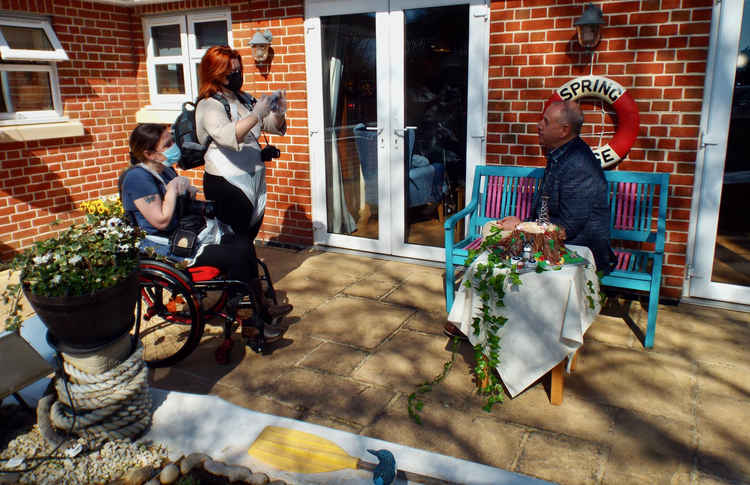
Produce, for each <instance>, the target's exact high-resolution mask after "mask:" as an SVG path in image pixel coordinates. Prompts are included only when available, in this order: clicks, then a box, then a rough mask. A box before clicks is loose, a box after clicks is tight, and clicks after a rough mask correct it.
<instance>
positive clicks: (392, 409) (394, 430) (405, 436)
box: [361, 397, 525, 470]
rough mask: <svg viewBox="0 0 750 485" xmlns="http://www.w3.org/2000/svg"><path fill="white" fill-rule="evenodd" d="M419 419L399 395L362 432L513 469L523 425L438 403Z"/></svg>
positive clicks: (522, 435) (366, 434)
mask: <svg viewBox="0 0 750 485" xmlns="http://www.w3.org/2000/svg"><path fill="white" fill-rule="evenodd" d="M479 412H483V411H481V410H480V411H479ZM422 419H423V425H422V426H420V425H418V424H416V423H414V421H412V420H411V418H410V417H409V415H408V413H407V411H406V398H405V397H402V398H399V399H398V400H396V401H394V402H393V403H392V404H391V405H390V406H388V408H387V409H386V412H385V413H383V414H382V415H380V416H379V417H378V419H377V420H376V421H375V422H374V423H373V424H371V425H369V426H367V427H365V428H364V429H363V430H362V433H361V434H363V435H365V436H372V437H374V438H379V439H386V440H389V441H395V442H397V443H401V444H406V445H407V446H413V447H415V448H420V449H424V450H428V451H437V450H440V451H439V452H440V453H442V454H446V455H450V456H455V457H457V458H463V459H465V460H471V461H476V462H478V463H483V464H485V465H490V466H495V467H498V468H502V469H504V470H512V466H513V462H514V460H515V458H516V455H517V454H518V450H519V448H520V446H521V444H522V441H523V437H524V435H525V431H524V430H523V429H522V428H520V427H518V426H514V425H513V424H509V423H501V422H498V421H494V420H487V419H477V418H476V416H475V414H473V413H465V412H460V413H456V412H455V410H453V409H451V408H449V407H444V406H440V405H431V406H428V407H427V408H426V410H425V412H424V413H423V417H422Z"/></svg>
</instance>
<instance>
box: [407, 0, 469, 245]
mask: <svg viewBox="0 0 750 485" xmlns="http://www.w3.org/2000/svg"><path fill="white" fill-rule="evenodd" d="M403 28H404V53H403V58H404V61H403V62H404V63H403V66H404V119H405V125H406V126H405V127H404V130H403V136H404V146H403V151H404V159H403V163H404V179H403V187H404V191H403V193H404V195H403V197H404V207H405V208H406V210H405V214H404V226H405V231H404V236H405V239H404V241H402V243H406V244H419V245H425V246H434V247H440V248H443V247H444V240H445V236H444V234H445V232H444V229H443V222H444V221H445V218H446V217H448V216H449V215H451V214H453V213H455V212H456V211H457V210H459V209H460V208H462V207H463V203H464V197H463V193H464V186H465V179H466V106H467V99H468V70H469V67H468V66H469V65H468V59H469V55H468V54H469V53H468V47H469V45H468V44H469V5H454V6H447V7H433V8H419V9H408V10H405V11H404V27H403ZM398 134H399V135H400V134H401V133H398Z"/></svg>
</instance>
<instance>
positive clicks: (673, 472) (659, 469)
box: [601, 409, 697, 483]
mask: <svg viewBox="0 0 750 485" xmlns="http://www.w3.org/2000/svg"><path fill="white" fill-rule="evenodd" d="M692 421H693V420H692V419H691V420H688V421H675V420H672V419H668V418H664V417H661V416H653V415H649V414H644V413H634V412H631V411H628V410H625V409H623V410H621V411H620V412H619V413H618V415H617V417H616V418H615V427H614V429H613V433H611V434H607V435H604V436H602V437H601V438H602V439H603V440H605V441H607V442H610V443H611V450H610V453H609V457H608V460H607V465H606V467H605V469H604V481H605V483H675V480H676V479H677V478H678V477H680V476H685V474H686V473H688V474H689V472H690V471H691V470H692V467H693V459H694V457H695V450H696V442H697V433H696V429H695V426H693V424H692ZM636 464H637V465H636ZM676 483H679V482H676Z"/></svg>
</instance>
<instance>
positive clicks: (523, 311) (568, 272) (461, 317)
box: [448, 245, 601, 397]
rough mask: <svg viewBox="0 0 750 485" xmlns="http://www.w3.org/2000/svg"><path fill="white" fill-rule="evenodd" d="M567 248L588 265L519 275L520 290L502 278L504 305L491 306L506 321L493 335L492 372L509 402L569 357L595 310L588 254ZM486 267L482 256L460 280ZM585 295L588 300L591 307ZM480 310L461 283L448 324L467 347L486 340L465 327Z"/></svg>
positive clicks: (596, 296) (594, 280) (473, 295)
mask: <svg viewBox="0 0 750 485" xmlns="http://www.w3.org/2000/svg"><path fill="white" fill-rule="evenodd" d="M568 248H570V249H571V250H573V251H575V252H577V253H578V254H579V255H581V256H583V257H584V258H585V259H587V260H588V261H591V262H592V263H591V264H586V265H565V266H563V268H562V269H560V270H559V271H554V270H550V271H544V272H543V273H535V272H529V273H524V274H522V275H520V278H521V281H522V283H523V284H521V285H520V286H514V287H508V283H507V279H506V289H505V297H504V298H503V302H504V304H505V306H504V307H501V308H497V307H496V306H495V305H494V304H491V308H492V311H493V312H494V313H495V314H498V315H502V316H504V317H505V318H507V319H508V321H507V322H506V323H505V325H504V326H503V327H502V328H501V329H500V330H499V331H498V336H499V337H500V356H499V361H500V363H499V365H498V366H497V371H498V373H499V374H500V378H501V379H502V381H503V384H505V387H506V388H507V390H508V392H509V393H510V396H511V397H514V396H516V395H517V394H518V393H520V392H521V391H523V390H524V389H526V388H527V387H528V386H529V385H531V384H532V383H534V381H536V380H537V379H539V378H540V377H541V376H543V375H544V374H546V373H547V372H549V370H550V369H552V368H553V367H555V366H556V365H557V364H558V363H559V362H560V361H562V360H563V359H564V358H565V356H567V355H570V354H572V353H573V352H575V351H576V350H577V349H578V347H580V346H581V345H582V344H583V334H584V333H586V330H588V328H589V326H591V323H592V322H593V321H594V318H595V317H596V315H597V314H598V313H599V311H600V310H601V307H600V305H599V279H598V278H597V276H596V270H595V266H594V263H593V261H594V256H593V254H592V253H591V251H590V250H589V249H588V248H587V247H583V246H571V245H569V246H568ZM486 262H487V253H486V252H485V253H482V254H481V255H479V257H477V259H476V260H475V261H474V262H473V263H472V265H471V266H470V267H469V268H468V269H467V270H466V274H465V275H464V281H467V280H470V279H471V277H472V275H473V274H474V268H475V267H476V265H477V264H480V263H486ZM499 271H507V270H499ZM589 281H590V282H591V288H593V292H592V291H591V288H589V285H588V282H589ZM587 296H590V297H591V299H592V300H593V303H594V308H591V306H590V302H591V301H592V300H589V298H587ZM481 308H482V300H481V298H480V297H479V295H478V294H477V293H476V292H475V291H474V290H472V289H469V288H466V287H465V286H464V285H463V282H462V284H461V287H460V289H459V290H458V291H457V292H456V298H455V302H454V303H453V308H452V309H451V312H450V314H449V315H448V320H449V321H450V322H452V323H454V324H455V325H456V326H457V327H459V328H460V329H461V331H462V332H463V333H464V334H465V335H467V336H468V337H469V341H470V342H471V343H472V345H476V344H477V343H478V342H484V340H485V339H486V334H485V330H484V329H483V330H482V332H481V333H480V334H479V335H478V336H477V335H474V330H473V328H472V325H471V323H472V319H473V317H475V316H479V315H481V312H480V309H481Z"/></svg>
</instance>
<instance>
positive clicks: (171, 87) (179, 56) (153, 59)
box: [143, 10, 232, 109]
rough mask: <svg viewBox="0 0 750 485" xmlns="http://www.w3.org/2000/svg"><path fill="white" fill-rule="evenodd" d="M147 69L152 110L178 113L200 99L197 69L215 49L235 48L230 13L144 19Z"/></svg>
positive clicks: (218, 12)
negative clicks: (209, 52)
mask: <svg viewBox="0 0 750 485" xmlns="http://www.w3.org/2000/svg"><path fill="white" fill-rule="evenodd" d="M143 31H144V36H145V41H146V68H147V70H148V86H149V94H150V97H151V107H153V108H159V109H177V108H179V107H180V105H181V104H182V103H183V102H185V101H194V100H195V98H197V97H198V89H199V88H200V78H199V76H198V65H199V64H200V62H201V58H202V57H203V54H205V53H206V50H208V48H209V47H211V46H214V45H230V46H231V45H232V20H231V17H230V13H229V11H228V10H222V11H206V12H195V13H188V14H185V15H172V16H159V17H145V18H144V19H143Z"/></svg>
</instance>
